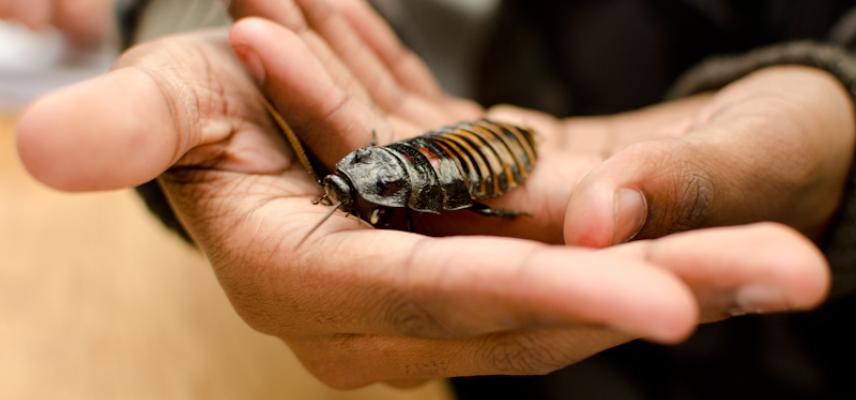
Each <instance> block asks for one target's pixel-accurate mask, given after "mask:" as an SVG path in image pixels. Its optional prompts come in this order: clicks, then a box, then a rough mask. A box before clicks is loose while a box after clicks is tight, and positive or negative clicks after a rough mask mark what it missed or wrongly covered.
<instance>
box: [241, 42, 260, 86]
mask: <svg viewBox="0 0 856 400" xmlns="http://www.w3.org/2000/svg"><path fill="white" fill-rule="evenodd" d="M235 54H237V55H238V58H240V59H241V61H242V62H243V63H244V67H246V68H247V70H248V71H249V72H250V74H251V75H252V76H253V78H255V80H256V82H258V83H259V84H262V83H264V82H265V77H266V76H265V75H266V74H265V66H264V64H262V60H261V59H260V58H259V56H258V55H256V52H255V51H253V50H252V49H251V48H249V47H248V46H235Z"/></svg>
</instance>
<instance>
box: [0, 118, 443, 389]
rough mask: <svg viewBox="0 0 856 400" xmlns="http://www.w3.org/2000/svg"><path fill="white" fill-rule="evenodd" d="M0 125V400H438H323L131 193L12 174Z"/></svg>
mask: <svg viewBox="0 0 856 400" xmlns="http://www.w3.org/2000/svg"><path fill="white" fill-rule="evenodd" d="M13 125H14V122H13V120H12V119H10V118H8V117H0V398H2V399H59V398H61V399H138V398H146V399H186V398H198V399H373V400H374V399H381V400H384V399H400V400H405V399H406V400H418V399H445V398H448V397H449V395H448V391H447V389H446V387H445V385H443V384H442V383H439V382H438V383H433V384H430V385H428V386H425V387H423V388H421V389H419V390H416V391H406V392H402V391H396V390H392V389H389V388H386V387H382V386H372V387H369V388H366V389H363V390H358V391H352V392H338V391H334V390H331V389H328V388H326V387H324V386H323V385H321V384H320V383H318V382H317V381H316V380H315V379H314V378H313V377H311V376H310V375H309V374H308V373H306V372H305V371H304V370H303V369H302V368H301V366H300V365H299V363H298V362H297V361H296V359H295V358H294V356H292V354H291V353H290V352H289V350H288V348H287V347H286V346H285V345H283V344H282V343H281V342H280V341H278V340H277V339H275V338H272V337H268V336H264V335H262V334H259V333H257V332H255V331H253V330H251V329H250V328H249V327H247V326H246V325H245V324H244V323H243V322H242V321H241V320H240V319H239V318H238V317H237V315H236V314H235V313H234V311H233V310H232V308H231V306H230V305H229V303H228V301H227V300H226V298H225V296H224V295H223V292H222V291H221V290H220V288H219V286H218V284H217V281H216V280H215V278H214V276H213V274H212V272H211V271H210V268H209V266H208V264H207V262H206V261H205V259H204V258H203V257H202V256H201V255H200V254H199V253H198V252H196V251H195V250H193V249H191V248H190V247H188V246H186V245H184V244H183V243H181V242H180V241H179V240H178V239H177V238H176V237H175V236H173V235H172V234H170V233H169V232H167V231H166V230H165V229H164V228H162V227H161V226H160V225H159V224H158V223H157V222H156V221H155V220H154V219H153V218H151V217H150V216H149V215H147V212H146V211H145V207H144V206H143V205H142V203H141V202H140V201H139V200H138V199H137V198H136V197H135V196H134V194H133V193H132V192H131V191H127V190H126V191H119V192H110V193H98V194H74V195H71V194H63V193H58V192H55V191H53V190H50V189H47V188H45V187H43V186H41V185H39V184H37V183H36V182H35V181H33V180H32V179H31V178H29V177H28V176H27V175H26V172H25V171H24V170H23V168H22V167H21V166H20V164H19V162H18V160H17V156H16V155H15V151H14V137H13V132H12V131H13Z"/></svg>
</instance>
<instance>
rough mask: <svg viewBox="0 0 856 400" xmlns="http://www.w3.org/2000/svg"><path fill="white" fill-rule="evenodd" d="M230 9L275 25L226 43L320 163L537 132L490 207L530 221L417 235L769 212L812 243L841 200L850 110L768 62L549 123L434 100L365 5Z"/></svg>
mask: <svg viewBox="0 0 856 400" xmlns="http://www.w3.org/2000/svg"><path fill="white" fill-rule="evenodd" d="M232 7H233V13H234V14H236V15H237V16H262V17H265V18H268V19H270V21H273V22H268V21H263V20H259V19H248V20H244V21H242V22H239V23H238V24H237V26H236V27H235V28H234V30H233V32H232V38H231V41H232V45H233V47H234V48H235V49H236V51H237V53H238V54H240V55H241V56H242V58H243V60H244V62H245V64H246V65H247V66H248V68H249V69H250V70H251V71H253V72H254V75H255V76H256V78H257V80H258V81H259V82H260V83H261V85H262V86H263V88H264V89H265V92H266V93H267V95H268V96H269V97H270V98H271V99H272V100H273V101H274V103H275V104H276V105H277V106H278V108H279V109H280V110H282V112H283V113H284V114H285V116H286V119H287V120H288V121H289V122H290V123H291V125H292V127H294V129H295V131H296V132H297V133H298V134H299V135H301V138H302V139H303V141H304V142H305V143H306V144H308V147H309V148H310V150H311V151H312V152H313V153H315V154H317V155H319V156H320V158H321V160H322V161H323V162H324V163H325V164H326V165H327V166H328V167H332V166H333V165H335V163H336V161H338V160H339V159H340V158H341V157H342V156H344V155H345V154H346V153H348V152H350V151H353V150H354V149H356V148H359V147H362V146H365V145H366V144H367V143H369V141H370V138H371V134H372V132H378V133H379V134H380V141H381V143H382V144H383V143H388V142H390V141H394V140H399V139H403V138H407V137H411V136H415V135H418V134H420V133H422V132H424V131H428V130H431V129H434V128H436V127H439V126H442V125H445V124H450V123H454V122H456V121H458V120H461V119H468V118H469V119H472V118H478V117H481V116H484V115H485V114H486V115H487V116H489V117H491V118H494V119H499V120H505V121H510V122H515V123H519V124H523V125H527V126H532V127H534V128H536V131H537V136H538V142H539V149H540V153H541V154H540V160H539V164H538V166H537V167H536V169H535V171H534V173H533V174H532V175H531V176H530V177H528V178H527V179H526V181H525V182H524V185H523V187H521V188H517V189H514V190H512V191H511V192H509V193H507V194H505V195H503V196H502V197H500V198H498V199H495V200H493V201H488V203H489V204H490V205H491V206H493V207H496V208H505V209H512V210H519V211H525V212H527V213H529V214H530V215H531V218H518V219H517V220H515V221H509V220H503V219H496V218H489V217H483V216H478V215H475V214H473V213H471V212H467V211H459V212H455V213H448V214H447V215H444V216H442V217H439V218H435V217H430V216H424V218H420V219H418V220H417V224H416V230H417V231H420V232H424V233H427V234H432V235H444V234H494V235H503V236H514V237H522V238H529V239H536V240H540V241H544V242H551V243H561V242H562V241H563V240H564V242H565V243H569V244H575V245H585V246H592V247H603V246H608V245H611V244H615V243H622V242H625V241H627V240H630V239H631V238H633V237H639V238H654V237H661V236H663V235H667V234H669V233H673V232H678V231H684V230H688V229H693V228H701V227H710V226H720V225H734V224H744V223H752V222H759V221H777V222H781V223H784V224H787V225H790V226H792V227H795V228H796V229H798V230H800V231H801V232H803V233H804V234H807V235H810V236H812V237H817V235H818V234H819V233H820V232H821V231H822V229H823V227H824V226H825V225H826V223H827V222H828V220H829V218H830V217H831V216H832V214H833V212H834V210H835V209H836V208H837V206H838V202H839V199H840V197H841V193H842V190H843V187H844V179H845V177H846V176H847V172H848V168H849V165H850V160H851V158H852V155H853V142H854V122H853V111H852V110H853V105H852V103H851V102H850V101H849V100H848V99H849V96H848V95H847V93H846V91H845V90H844V88H843V87H842V86H841V85H839V84H838V83H837V82H836V81H835V80H834V78H832V77H831V76H829V75H828V74H826V73H824V72H822V71H820V70H814V69H810V68H804V67H780V68H772V69H768V70H764V71H761V72H759V73H757V74H754V75H751V76H749V77H747V78H745V79H743V80H740V81H738V82H736V83H734V84H732V85H730V86H728V87H726V88H725V89H723V90H721V91H719V92H717V93H714V94H709V95H702V96H696V97H693V98H689V99H684V100H681V101H676V102H671V103H664V104H661V105H657V106H653V107H649V108H646V109H643V110H639V111H634V112H629V113H626V114H621V115H617V116H608V117H592V118H570V119H566V120H559V119H557V118H554V117H551V116H548V115H546V114H542V113H537V112H533V111H529V110H524V109H519V108H514V107H510V106H500V107H494V108H492V109H490V110H487V111H484V110H480V109H479V108H478V107H477V106H476V105H474V104H472V103H470V102H466V101H462V100H460V99H455V98H451V97H449V96H446V95H444V94H443V93H442V91H441V90H440V89H439V88H438V87H437V84H436V83H435V82H434V80H433V77H432V76H431V75H430V73H429V72H428V71H427V69H426V68H425V67H424V65H423V64H422V63H421V62H420V61H419V59H418V58H417V57H415V56H414V55H413V54H412V53H411V52H410V51H409V50H407V49H406V48H405V47H403V46H402V45H401V44H400V43H399V42H398V40H397V38H396V37H395V35H394V34H393V33H392V31H391V29H389V27H388V26H387V25H386V24H385V23H384V22H383V21H382V20H381V19H380V18H379V17H378V16H377V15H376V14H374V13H373V12H372V11H371V9H370V8H369V7H368V6H367V5H366V3H365V2H364V1H361V0H336V1H301V0H293V1H286V2H269V1H265V0H246V1H236V2H233V3H232ZM295 93H300V94H301V95H300V96H296V95H295ZM450 215H451V216H452V217H449V216H450Z"/></svg>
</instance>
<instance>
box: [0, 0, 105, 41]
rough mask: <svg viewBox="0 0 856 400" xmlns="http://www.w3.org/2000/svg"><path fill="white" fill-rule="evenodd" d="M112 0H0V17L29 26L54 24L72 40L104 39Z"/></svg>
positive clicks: (41, 26) (44, 26)
mask: <svg viewBox="0 0 856 400" xmlns="http://www.w3.org/2000/svg"><path fill="white" fill-rule="evenodd" d="M112 6H113V1H112V0H26V1H22V0H0V19H9V20H13V21H18V22H20V23H22V24H24V25H26V26H28V27H30V28H31V29H44V28H47V27H49V26H54V27H56V28H58V29H59V30H61V31H62V32H63V33H65V34H66V35H67V36H68V37H69V38H70V39H71V40H72V41H73V42H75V43H78V44H83V45H85V44H91V43H95V42H97V41H98V40H101V39H103V37H104V35H105V34H106V33H107V29H108V27H109V23H110V18H111V15H112V14H111V13H112V12H113V10H112V8H111V7H112Z"/></svg>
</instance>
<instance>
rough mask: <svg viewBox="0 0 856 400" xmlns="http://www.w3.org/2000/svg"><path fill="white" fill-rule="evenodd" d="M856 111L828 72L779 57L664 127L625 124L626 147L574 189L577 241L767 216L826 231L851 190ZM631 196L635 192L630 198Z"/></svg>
mask: <svg viewBox="0 0 856 400" xmlns="http://www.w3.org/2000/svg"><path fill="white" fill-rule="evenodd" d="M853 110H854V105H853V103H852V101H850V96H849V95H848V93H847V92H846V90H845V89H844V87H843V86H842V85H841V84H839V83H838V81H837V80H835V78H834V77H832V76H831V75H829V74H827V73H826V72H823V71H820V70H816V69H812V68H807V67H795V66H788V67H775V68H768V69H765V70H762V71H759V72H757V73H755V74H752V75H750V76H748V77H746V78H744V79H742V80H739V81H737V82H735V83H733V84H731V85H729V86H727V87H725V88H724V89H722V90H720V91H718V92H717V93H715V94H713V95H711V96H710V98H709V99H708V100H706V101H704V102H703V103H702V104H700V107H698V108H697V109H696V110H690V112H685V113H673V115H672V118H671V121H666V123H662V124H660V126H659V127H658V126H654V127H653V130H650V129H651V128H652V127H648V129H645V130H639V131H636V132H634V131H632V130H628V129H620V130H615V131H614V132H612V136H611V137H610V138H609V139H608V140H609V141H611V146H610V147H611V152H612V153H614V154H613V155H612V156H611V157H609V158H608V159H607V160H605V161H604V162H603V163H602V164H600V165H598V166H597V167H595V168H594V169H593V170H592V171H591V172H590V173H589V174H588V175H587V176H586V178H585V179H584V180H583V181H582V182H581V183H579V184H578V185H577V186H576V187H575V188H574V192H573V195H572V197H571V200H570V202H569V203H568V206H567V211H566V214H565V221H566V223H565V232H564V236H565V240H566V241H567V242H568V243H570V244H578V245H585V246H592V247H602V246H608V245H611V244H614V243H621V242H623V241H626V240H629V239H630V238H631V237H633V236H634V235H635V236H636V237H638V238H651V237H659V236H662V235H665V234H669V233H671V232H676V231H682V230H687V229H693V228H700V227H707V226H720V225H733V224H742V223H748V222H755V221H765V220H766V221H778V222H781V223H785V224H787V225H790V226H792V227H794V228H796V229H798V230H800V231H801V232H803V233H804V234H806V235H808V236H810V237H814V238H817V237H818V236H819V235H820V234H821V233H822V231H823V229H824V227H825V226H826V225H827V224H828V222H829V219H830V218H831V217H832V215H833V213H834V212H835V210H836V209H837V208H838V204H839V202H840V198H841V196H842V194H843V190H844V183H845V179H846V177H847V174H848V171H849V167H850V164H851V160H852V158H853V146H854V130H856V127H854V126H856V124H854V117H853ZM577 125H579V124H578V123H576V122H575V121H573V120H571V121H569V122H567V123H566V124H565V126H564V129H565V130H567V131H568V134H573V132H574V130H575V126H577ZM619 194H621V195H619ZM620 198H627V199H632V200H629V201H628V203H626V204H627V205H628V206H627V207H624V208H623V207H622V204H624V203H619V202H617V201H616V200H617V199H620ZM643 198H644V200H642V199H643ZM637 232H638V235H637V234H636V233H637Z"/></svg>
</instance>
